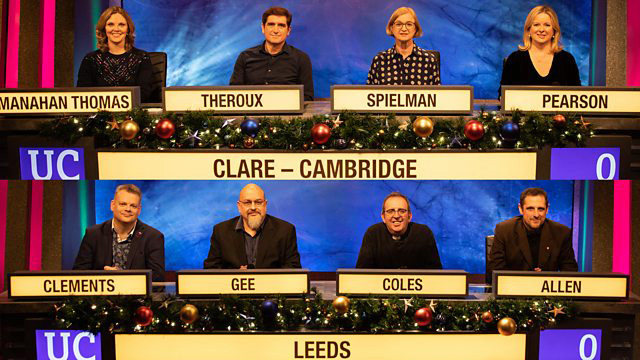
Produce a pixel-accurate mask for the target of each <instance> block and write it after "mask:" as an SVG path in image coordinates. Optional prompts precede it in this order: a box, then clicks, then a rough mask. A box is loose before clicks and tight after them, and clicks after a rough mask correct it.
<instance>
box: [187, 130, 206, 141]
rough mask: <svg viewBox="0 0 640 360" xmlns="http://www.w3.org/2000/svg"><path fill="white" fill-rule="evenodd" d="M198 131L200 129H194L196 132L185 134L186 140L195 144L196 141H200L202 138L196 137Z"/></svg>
mask: <svg viewBox="0 0 640 360" xmlns="http://www.w3.org/2000/svg"><path fill="white" fill-rule="evenodd" d="M198 131H200V130H196V132H194V133H193V134H191V135H189V136H187V139H186V140H187V141H189V142H191V143H192V144H195V142H196V141H202V139H201V138H200V137H198Z"/></svg>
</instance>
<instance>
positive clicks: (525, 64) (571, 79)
mask: <svg viewBox="0 0 640 360" xmlns="http://www.w3.org/2000/svg"><path fill="white" fill-rule="evenodd" d="M500 85H555V86H580V72H579V71H578V65H576V60H575V59H574V58H573V56H572V55H571V54H569V53H568V52H566V51H564V50H561V51H560V52H557V53H555V54H554V56H553V62H552V63H551V69H550V70H549V74H547V76H540V74H539V73H538V71H537V70H536V68H535V67H534V66H533V63H532V62H531V57H530V56H529V52H528V51H520V50H518V51H514V52H513V53H511V55H509V57H508V58H507V61H506V62H505V63H504V67H503V68H502V79H501V80H500Z"/></svg>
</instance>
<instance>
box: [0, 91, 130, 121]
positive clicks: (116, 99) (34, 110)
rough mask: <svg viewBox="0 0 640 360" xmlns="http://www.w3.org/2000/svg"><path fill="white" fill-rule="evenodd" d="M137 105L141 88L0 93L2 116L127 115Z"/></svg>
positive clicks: (0, 112)
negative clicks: (119, 113) (114, 113)
mask: <svg viewBox="0 0 640 360" xmlns="http://www.w3.org/2000/svg"><path fill="white" fill-rule="evenodd" d="M138 105H140V88H138V87H101V88H48V89H0V115H45V114H48V115H53V114H88V113H95V112H96V111H100V110H104V111H110V112H125V111H130V110H132V109H133V108H134V107H136V106H138Z"/></svg>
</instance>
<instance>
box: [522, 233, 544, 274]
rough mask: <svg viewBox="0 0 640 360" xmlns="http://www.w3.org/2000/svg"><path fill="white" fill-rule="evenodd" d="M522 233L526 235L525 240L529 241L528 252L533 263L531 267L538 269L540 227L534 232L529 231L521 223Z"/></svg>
mask: <svg viewBox="0 0 640 360" xmlns="http://www.w3.org/2000/svg"><path fill="white" fill-rule="evenodd" d="M522 226H523V227H524V231H525V232H526V233H527V240H529V251H531V260H532V261H533V267H534V268H539V267H541V266H540V260H539V259H540V234H541V233H542V226H544V223H543V224H542V226H541V227H540V228H538V229H536V230H529V229H527V227H526V226H524V222H523V223H522Z"/></svg>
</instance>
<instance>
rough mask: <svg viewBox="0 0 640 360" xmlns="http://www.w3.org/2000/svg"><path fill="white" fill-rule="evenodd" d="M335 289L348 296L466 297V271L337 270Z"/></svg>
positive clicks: (467, 278) (467, 291) (467, 281)
mask: <svg viewBox="0 0 640 360" xmlns="http://www.w3.org/2000/svg"><path fill="white" fill-rule="evenodd" d="M337 276H338V279H337V284H336V287H337V292H338V294H348V295H351V296H358V295H361V296H368V295H406V296H429V297H466V296H467V295H468V294H469V290H468V289H469V286H468V285H469V273H467V272H466V271H462V270H397V269H394V270H391V269H389V270H382V269H338V271H337Z"/></svg>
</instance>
